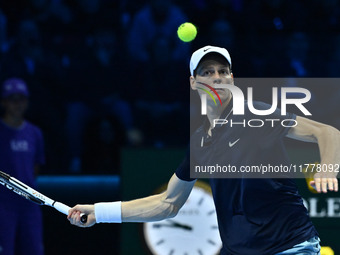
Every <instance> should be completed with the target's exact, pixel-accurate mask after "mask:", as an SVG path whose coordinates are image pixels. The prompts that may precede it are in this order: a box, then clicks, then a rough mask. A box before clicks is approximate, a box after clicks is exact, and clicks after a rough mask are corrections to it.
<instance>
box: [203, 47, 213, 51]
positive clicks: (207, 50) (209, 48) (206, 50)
mask: <svg viewBox="0 0 340 255" xmlns="http://www.w3.org/2000/svg"><path fill="white" fill-rule="evenodd" d="M210 49H211V48H207V49H204V50H203V52H206V51H208V50H210Z"/></svg>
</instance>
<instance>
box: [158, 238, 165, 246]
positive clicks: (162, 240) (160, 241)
mask: <svg viewBox="0 0 340 255" xmlns="http://www.w3.org/2000/svg"><path fill="white" fill-rule="evenodd" d="M162 243H164V239H161V240H159V241H158V242H157V243H156V245H160V244H162Z"/></svg>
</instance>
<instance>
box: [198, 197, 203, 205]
mask: <svg viewBox="0 0 340 255" xmlns="http://www.w3.org/2000/svg"><path fill="white" fill-rule="evenodd" d="M203 201H204V197H202V198H201V199H200V200H199V201H198V206H201V205H202V203H203Z"/></svg>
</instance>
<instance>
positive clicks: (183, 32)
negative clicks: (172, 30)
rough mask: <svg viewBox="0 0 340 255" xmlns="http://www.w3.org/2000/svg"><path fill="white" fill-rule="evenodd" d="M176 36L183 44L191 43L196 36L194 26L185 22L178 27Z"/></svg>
mask: <svg viewBox="0 0 340 255" xmlns="http://www.w3.org/2000/svg"><path fill="white" fill-rule="evenodd" d="M177 35H178V38H179V39H181V40H182V41H183V42H191V41H192V40H194V39H195V37H196V35H197V29H196V27H195V25H194V24H192V23H190V22H185V23H183V24H182V25H180V26H179V27H178V29H177Z"/></svg>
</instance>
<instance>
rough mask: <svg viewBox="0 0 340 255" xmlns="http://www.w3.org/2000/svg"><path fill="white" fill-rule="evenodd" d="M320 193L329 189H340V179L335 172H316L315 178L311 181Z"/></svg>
mask: <svg viewBox="0 0 340 255" xmlns="http://www.w3.org/2000/svg"><path fill="white" fill-rule="evenodd" d="M309 184H310V185H311V186H312V187H313V188H314V189H316V191H317V192H318V193H321V192H323V193H327V190H329V191H335V192H337V191H338V179H337V178H336V176H334V174H330V173H316V174H315V175H314V180H313V181H311V182H310V183H309Z"/></svg>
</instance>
